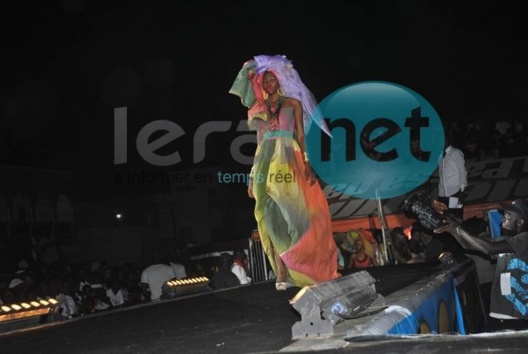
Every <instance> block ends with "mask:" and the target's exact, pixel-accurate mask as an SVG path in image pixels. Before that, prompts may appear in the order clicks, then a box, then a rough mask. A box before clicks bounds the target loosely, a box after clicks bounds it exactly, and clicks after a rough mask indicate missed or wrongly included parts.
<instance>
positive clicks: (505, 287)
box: [435, 199, 528, 332]
mask: <svg viewBox="0 0 528 354" xmlns="http://www.w3.org/2000/svg"><path fill="white" fill-rule="evenodd" d="M442 208H443V210H445V209H446V206H445V205H444V206H440V207H439V206H438V205H435V209H436V210H437V211H441V210H442ZM501 208H502V209H503V210H504V216H503V218H502V221H501V237H500V238H499V239H497V240H495V241H493V240H490V239H487V238H483V237H477V236H475V235H473V234H471V233H470V232H468V231H467V230H465V229H464V228H462V227H461V226H460V224H458V223H457V222H456V221H454V220H451V219H449V218H446V220H445V223H444V225H442V226H441V227H439V228H438V229H437V230H435V232H436V233H444V232H447V233H450V234H452V235H453V236H455V238H456V239H457V240H458V242H459V243H460V244H461V245H462V247H464V248H466V249H469V250H475V251H478V252H482V253H483V254H486V255H495V256H496V257H497V264H496V267H495V276H494V279H493V282H492V284H491V293H490V299H491V301H490V312H489V316H490V319H489V321H488V322H487V323H486V324H485V326H484V328H483V331H484V332H487V331H494V330H498V329H512V330H519V329H528V298H527V296H526V290H525V287H524V284H526V280H525V279H526V278H527V277H528V268H527V267H526V264H527V263H528V202H527V201H526V200H525V199H516V200H514V201H512V202H511V203H508V204H501Z"/></svg>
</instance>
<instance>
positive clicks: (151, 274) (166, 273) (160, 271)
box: [141, 256, 176, 301]
mask: <svg viewBox="0 0 528 354" xmlns="http://www.w3.org/2000/svg"><path fill="white" fill-rule="evenodd" d="M165 258H166V259H163V262H160V263H158V264H153V265H151V266H148V267H147V268H145V269H144V270H143V272H141V286H142V289H143V292H144V293H146V290H147V288H148V289H149V290H150V300H151V301H159V299H160V296H161V293H162V290H161V287H162V286H163V284H164V283H165V282H166V281H168V280H170V279H173V278H176V274H175V273H174V270H173V269H172V267H171V266H170V265H169V263H170V261H169V260H168V257H167V256H165Z"/></svg>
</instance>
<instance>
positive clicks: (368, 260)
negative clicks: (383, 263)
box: [349, 238, 377, 269]
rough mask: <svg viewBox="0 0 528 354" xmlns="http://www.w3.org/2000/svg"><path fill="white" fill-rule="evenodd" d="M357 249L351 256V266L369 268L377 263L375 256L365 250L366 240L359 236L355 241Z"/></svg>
mask: <svg viewBox="0 0 528 354" xmlns="http://www.w3.org/2000/svg"><path fill="white" fill-rule="evenodd" d="M354 245H355V248H356V251H355V253H353V254H352V255H351V256H350V264H349V268H360V269H361V268H368V267H372V266H375V265H377V264H376V261H375V260H374V258H372V257H370V256H369V255H368V254H367V252H366V251H365V244H364V241H363V240H361V239H360V238H357V239H356V241H355V243H354Z"/></svg>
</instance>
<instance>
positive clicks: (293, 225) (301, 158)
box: [229, 55, 339, 290]
mask: <svg viewBox="0 0 528 354" xmlns="http://www.w3.org/2000/svg"><path fill="white" fill-rule="evenodd" d="M229 92H230V93H232V94H234V95H237V96H239V97H240V98H241V100H242V104H243V105H245V106H246V107H248V109H249V110H248V124H249V127H250V129H252V130H256V132H257V149H256V152H255V157H254V164H253V167H252V170H251V180H250V181H249V187H248V194H249V196H250V197H252V198H254V199H255V211H254V213H255V218H256V221H257V226H258V230H259V236H260V239H261V242H262V246H263V248H264V251H265V252H266V255H267V256H268V259H269V261H270V264H271V267H272V269H273V271H274V273H275V275H276V288H277V290H285V289H286V288H287V287H288V286H290V285H294V286H297V287H303V286H306V285H312V284H315V283H318V282H323V281H328V280H331V279H335V278H337V277H339V273H338V272H337V265H338V262H337V246H336V243H335V241H334V238H333V234H332V229H331V221H330V212H329V208H328V203H327V200H326V197H325V195H324V194H323V191H322V189H321V187H320V185H319V182H318V181H317V178H316V176H315V173H314V171H313V170H312V167H311V166H310V159H309V156H308V152H307V150H306V143H305V133H306V132H307V130H308V128H309V127H310V124H311V123H312V122H315V123H316V124H317V125H318V126H319V127H320V128H321V129H323V130H324V131H325V132H326V133H327V134H329V131H328V128H327V127H326V125H325V124H324V121H323V119H322V116H321V114H320V112H319V110H318V108H317V103H316V101H315V99H314V97H313V95H312V93H311V92H310V91H309V90H308V89H307V88H306V86H305V85H304V84H303V82H302V81H301V79H300V77H299V75H298V73H297V71H296V70H295V69H294V68H293V66H292V64H291V61H289V60H288V59H287V58H286V57H285V56H281V55H276V56H267V55H260V56H256V57H254V59H253V60H249V61H247V62H246V63H245V64H244V65H243V67H242V70H241V71H240V72H239V74H238V76H237V78H236V80H235V82H234V83H233V86H232V87H231V89H230V91H229ZM329 135H330V134H329Z"/></svg>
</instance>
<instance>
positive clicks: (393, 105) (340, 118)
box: [306, 81, 445, 199]
mask: <svg viewBox="0 0 528 354" xmlns="http://www.w3.org/2000/svg"><path fill="white" fill-rule="evenodd" d="M319 108H320V109H321V112H322V114H323V117H324V119H325V121H326V124H327V125H328V128H329V129H330V132H331V134H332V137H329V136H327V135H326V134H325V133H324V132H322V131H321V130H319V129H310V130H309V132H308V134H307V136H306V140H307V148H308V153H309V154H310V162H311V164H312V167H313V169H314V171H315V172H316V173H317V175H318V176H319V178H320V179H321V180H322V181H323V182H324V183H326V184H328V185H330V186H332V187H333V188H334V189H336V190H340V191H342V192H343V193H344V194H346V195H349V196H353V197H357V198H361V199H378V198H381V199H385V198H393V197H397V196H400V195H403V194H406V193H408V192H410V191H412V190H413V189H415V188H417V187H419V186H420V185H422V184H423V183H424V182H426V181H427V180H428V179H429V177H430V176H431V175H432V174H433V173H434V171H435V170H436V168H437V166H438V161H439V157H440V156H441V154H442V151H443V149H444V142H445V136H444V128H443V125H442V121H441V120H440V117H439V116H438V114H437V112H436V111H435V109H434V108H433V107H432V106H431V105H430V104H429V102H427V101H426V100H425V99H424V98H423V97H422V96H420V95H419V94H417V93H416V92H414V91H412V90H410V89H408V88H406V87H403V86H401V85H397V84H394V83H390V82H382V81H367V82H360V83H356V84H352V85H349V86H345V87H343V88H341V89H339V90H337V91H335V92H333V93H332V94H330V95H329V96H327V97H326V98H325V99H324V100H323V101H321V103H320V104H319Z"/></svg>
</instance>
